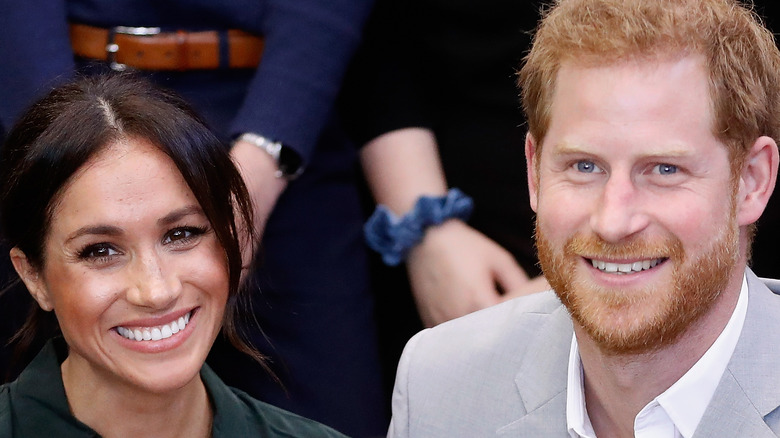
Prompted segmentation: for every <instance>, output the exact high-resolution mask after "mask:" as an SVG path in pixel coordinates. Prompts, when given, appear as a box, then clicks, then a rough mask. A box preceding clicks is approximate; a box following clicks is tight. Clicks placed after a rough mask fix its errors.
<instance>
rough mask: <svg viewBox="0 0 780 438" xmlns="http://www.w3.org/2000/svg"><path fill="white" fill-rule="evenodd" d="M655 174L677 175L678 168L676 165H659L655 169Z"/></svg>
mask: <svg viewBox="0 0 780 438" xmlns="http://www.w3.org/2000/svg"><path fill="white" fill-rule="evenodd" d="M653 172H654V173H658V174H659V175H673V174H675V173H677V166H675V165H674V164H657V165H656V166H655V167H654V168H653Z"/></svg>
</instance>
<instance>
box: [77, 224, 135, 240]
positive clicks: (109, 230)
mask: <svg viewBox="0 0 780 438" xmlns="http://www.w3.org/2000/svg"><path fill="white" fill-rule="evenodd" d="M88 234H94V235H101V236H118V235H120V234H122V229H121V228H119V227H116V226H113V225H87V226H86V227H81V228H79V229H78V230H76V231H74V232H73V234H71V235H70V236H69V237H68V238H67V239H66V240H65V243H68V242H70V241H72V240H74V239H78V238H79V237H81V236H85V235H88Z"/></svg>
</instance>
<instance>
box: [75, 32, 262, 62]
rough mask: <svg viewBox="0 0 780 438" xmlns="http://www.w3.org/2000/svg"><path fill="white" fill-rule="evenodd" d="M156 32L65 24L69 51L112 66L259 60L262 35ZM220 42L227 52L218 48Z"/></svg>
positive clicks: (220, 45)
mask: <svg viewBox="0 0 780 438" xmlns="http://www.w3.org/2000/svg"><path fill="white" fill-rule="evenodd" d="M222 38H223V41H220V32H217V31H205V32H184V31H178V32H160V29H159V28H149V27H122V26H120V27H115V28H113V29H104V28H100V27H93V26H87V25H84V24H71V25H70V42H71V46H72V47H73V52H74V53H75V54H76V55H78V56H81V57H84V58H90V59H97V60H102V61H108V62H109V63H111V68H114V69H115V70H124V67H125V66H128V67H133V68H137V69H141V70H180V71H184V70H206V69H216V68H220V67H229V68H255V67H257V65H258V64H259V63H260V56H261V54H262V52H263V39H262V38H260V37H258V36H255V35H252V34H249V33H246V32H243V31H240V30H228V31H226V32H223V33H222ZM220 47H224V48H226V49H227V52H228V53H227V54H225V53H220Z"/></svg>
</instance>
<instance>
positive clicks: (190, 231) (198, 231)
mask: <svg viewBox="0 0 780 438" xmlns="http://www.w3.org/2000/svg"><path fill="white" fill-rule="evenodd" d="M205 232H206V229H205V228H198V227H180V228H174V229H173V230H171V231H169V232H168V233H167V234H166V235H165V238H163V243H164V244H169V243H174V244H175V243H185V242H189V241H190V240H192V239H194V238H196V237H198V236H200V235H202V234H203V233H205Z"/></svg>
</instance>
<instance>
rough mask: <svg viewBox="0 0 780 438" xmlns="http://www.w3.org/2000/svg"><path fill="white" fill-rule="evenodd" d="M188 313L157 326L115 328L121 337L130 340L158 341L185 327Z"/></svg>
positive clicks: (188, 320)
mask: <svg viewBox="0 0 780 438" xmlns="http://www.w3.org/2000/svg"><path fill="white" fill-rule="evenodd" d="M190 314H192V312H189V313H187V314H186V315H184V316H182V317H180V318H179V319H178V320H176V321H173V322H171V323H169V324H165V325H161V326H157V327H136V328H132V329H131V328H126V327H122V326H119V327H117V328H116V331H117V333H119V334H120V335H122V337H125V338H127V339H130V340H132V341H159V340H160V339H167V338H170V337H171V336H173V335H174V334H176V333H178V332H180V331H182V330H184V327H187V324H189V323H190Z"/></svg>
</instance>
